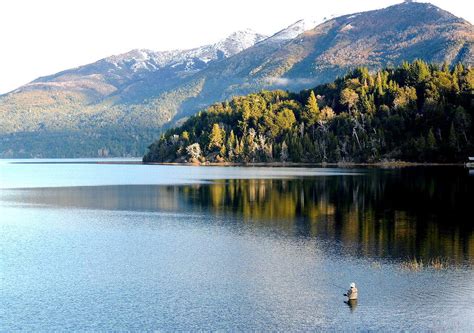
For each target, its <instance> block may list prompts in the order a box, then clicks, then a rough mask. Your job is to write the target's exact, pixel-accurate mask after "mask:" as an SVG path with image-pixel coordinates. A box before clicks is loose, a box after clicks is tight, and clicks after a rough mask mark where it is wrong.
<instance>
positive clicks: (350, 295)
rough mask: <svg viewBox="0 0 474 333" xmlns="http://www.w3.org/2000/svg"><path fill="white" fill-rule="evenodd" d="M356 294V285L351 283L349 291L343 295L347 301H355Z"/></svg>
mask: <svg viewBox="0 0 474 333" xmlns="http://www.w3.org/2000/svg"><path fill="white" fill-rule="evenodd" d="M357 293H358V292H357V288H356V285H355V283H354V282H352V283H351V286H350V288H349V290H348V291H347V293H345V294H344V296H347V298H349V301H355V300H357V297H358V296H359V295H358V294H357Z"/></svg>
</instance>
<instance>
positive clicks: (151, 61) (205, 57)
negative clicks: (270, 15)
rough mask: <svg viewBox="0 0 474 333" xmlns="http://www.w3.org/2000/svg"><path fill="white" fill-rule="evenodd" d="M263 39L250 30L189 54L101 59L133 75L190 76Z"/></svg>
mask: <svg viewBox="0 0 474 333" xmlns="http://www.w3.org/2000/svg"><path fill="white" fill-rule="evenodd" d="M265 38H267V36H265V35H262V34H259V33H257V32H255V31H253V30H251V29H246V30H242V31H236V32H234V33H232V34H231V35H229V36H228V37H227V38H225V39H223V40H221V41H219V42H217V43H215V44H209V45H204V46H201V47H197V48H194V49H189V50H172V51H152V50H145V49H138V50H132V51H130V52H127V53H124V54H120V55H117V56H111V57H108V58H106V59H104V61H105V62H107V63H110V64H113V65H114V66H115V67H117V68H118V69H124V68H127V69H130V70H132V71H133V72H139V71H152V72H153V71H157V70H160V69H163V68H165V67H171V68H176V69H179V70H182V71H184V72H192V71H195V70H200V69H202V68H204V67H206V64H208V63H209V62H211V61H215V60H221V59H224V58H227V57H231V56H233V55H234V54H237V53H239V52H241V51H243V50H245V49H247V48H249V47H251V46H253V45H255V44H256V43H258V42H260V41H262V40H264V39H265Z"/></svg>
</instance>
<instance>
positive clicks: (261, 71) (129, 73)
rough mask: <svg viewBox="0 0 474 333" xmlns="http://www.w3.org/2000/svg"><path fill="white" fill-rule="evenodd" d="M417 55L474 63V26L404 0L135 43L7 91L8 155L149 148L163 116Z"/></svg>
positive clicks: (166, 120) (173, 119) (167, 119)
mask: <svg viewBox="0 0 474 333" xmlns="http://www.w3.org/2000/svg"><path fill="white" fill-rule="evenodd" d="M416 58H420V59H423V60H425V61H428V62H431V63H443V62H447V63H448V64H450V65H453V64H455V63H457V62H463V63H464V64H466V65H472V64H474V29H473V26H472V25H471V24H470V23H469V22H467V21H465V20H463V19H460V18H458V17H456V16H454V15H452V14H450V13H448V12H446V11H444V10H442V9H440V8H438V7H436V6H433V5H431V4H427V3H414V2H405V3H402V4H399V5H395V6H391V7H388V8H385V9H380V10H374V11H369V12H363V13H357V14H353V15H346V16H342V17H337V18H334V19H331V20H328V21H325V22H323V23H321V24H319V25H317V26H311V25H308V24H307V23H306V22H304V21H299V22H296V23H295V24H293V25H291V26H289V27H287V28H286V29H283V30H282V31H280V32H277V33H276V34H274V35H273V36H270V37H267V38H265V36H262V35H259V34H257V33H254V32H252V31H242V32H238V33H235V34H233V35H231V36H229V37H228V38H226V39H225V40H223V41H221V42H218V43H216V44H213V45H207V46H204V47H200V48H197V49H193V50H186V51H165V52H153V51H149V50H133V51H131V52H128V53H126V54H122V55H119V56H113V57H109V58H106V59H102V60H99V61H98V62H96V63H93V64H90V65H86V66H82V67H79V68H75V69H71V70H67V71H64V72H61V73H57V74H55V75H52V76H47V77H43V78H39V79H37V80H35V81H33V82H31V83H30V84H27V85H25V86H23V87H20V88H18V89H16V90H15V91H13V92H11V93H9V94H6V95H3V96H1V97H0V112H1V113H2V122H1V123H0V140H1V141H0V142H1V147H0V156H4V157H7V156H96V155H97V154H98V153H99V154H104V153H109V154H110V155H140V154H141V153H142V152H143V151H144V149H145V147H146V145H147V144H149V143H150V142H152V141H153V140H152V139H153V138H156V136H158V135H159V132H160V129H161V128H163V126H165V127H166V126H169V125H172V124H176V123H181V122H182V120H183V119H186V117H188V116H190V115H192V114H194V113H196V112H197V111H199V110H201V109H203V108H205V107H207V106H208V105H210V104H212V103H214V102H216V101H219V100H225V99H228V98H230V97H231V96H234V95H240V94H247V93H250V92H254V91H258V90H261V89H274V88H283V89H288V90H292V91H297V90H300V89H302V88H308V87H311V86H315V85H317V84H320V83H324V82H330V81H332V80H333V79H335V78H336V77H337V76H340V75H343V74H344V73H345V72H346V71H347V70H350V69H352V68H354V67H357V66H367V67H368V68H369V69H371V70H373V69H378V68H381V67H383V66H395V65H397V64H400V63H401V62H402V61H404V60H408V61H411V60H413V59H416ZM46 144H47V145H46Z"/></svg>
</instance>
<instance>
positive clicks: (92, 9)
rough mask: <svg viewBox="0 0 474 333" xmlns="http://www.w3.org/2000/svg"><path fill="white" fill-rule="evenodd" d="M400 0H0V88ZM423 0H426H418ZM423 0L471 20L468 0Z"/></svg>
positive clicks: (473, 8) (3, 90)
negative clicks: (139, 51)
mask: <svg viewBox="0 0 474 333" xmlns="http://www.w3.org/2000/svg"><path fill="white" fill-rule="evenodd" d="M400 2H401V0H331V1H328V0H323V1H321V0H291V1H290V0H2V1H1V3H0V45H1V49H0V94H2V93H6V92H8V91H11V90H13V89H15V88H17V87H19V86H21V85H23V84H25V83H28V82H30V81H32V80H34V79H35V78H37V77H40V76H44V75H49V74H53V73H56V72H59V71H61V70H65V69H68V68H72V67H77V66H80V65H85V64H88V63H91V62H94V61H97V60H99V59H101V58H104V57H107V56H110V55H113V54H120V53H124V52H127V51H129V50H131V49H136V48H144V49H152V50H170V49H187V48H193V47H197V46H201V45H205V44H210V43H214V42H217V41H218V40H220V39H223V38H225V37H226V36H228V35H229V34H231V33H232V32H234V31H237V30H243V29H247V28H250V29H253V30H255V31H256V32H259V33H263V34H267V35H271V34H273V33H275V32H277V31H279V30H281V29H283V28H285V27H286V26H288V25H290V24H292V23H294V22H296V21H298V20H299V19H308V20H317V21H323V19H324V18H331V16H333V15H335V16H339V15H343V14H350V13H355V12H360V11H366V10H371V9H377V8H383V7H387V6H390V5H393V4H396V3H400ZM424 2H426V1H424ZM430 2H431V3H433V4H435V5H437V6H439V7H441V8H442V9H445V10H447V11H450V12H451V13H453V14H455V15H457V16H460V17H463V18H464V19H466V20H468V21H470V22H471V23H472V22H474V1H472V0H432V1H430Z"/></svg>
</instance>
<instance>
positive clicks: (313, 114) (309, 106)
mask: <svg viewBox="0 0 474 333" xmlns="http://www.w3.org/2000/svg"><path fill="white" fill-rule="evenodd" d="M320 115H321V112H320V111H319V106H318V101H317V99H316V96H315V95H314V91H313V90H311V92H310V93H309V97H308V100H307V102H306V106H305V108H304V111H303V114H302V118H303V121H305V122H306V125H307V126H308V127H311V126H314V124H316V123H317V121H318V120H319V118H320Z"/></svg>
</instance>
